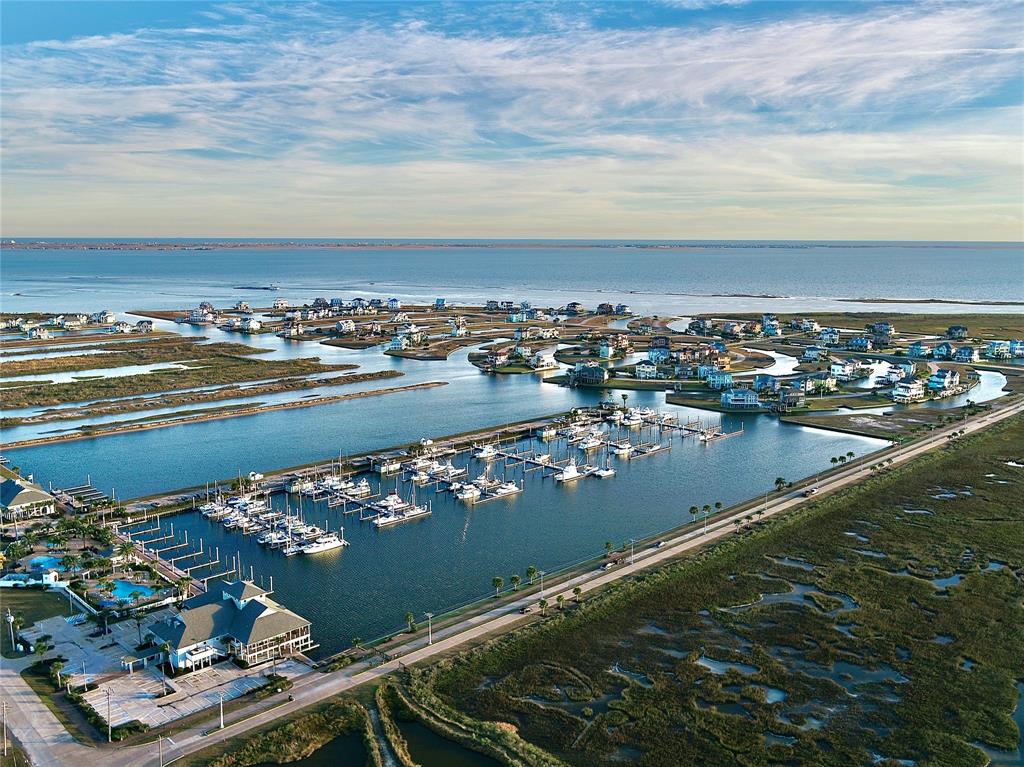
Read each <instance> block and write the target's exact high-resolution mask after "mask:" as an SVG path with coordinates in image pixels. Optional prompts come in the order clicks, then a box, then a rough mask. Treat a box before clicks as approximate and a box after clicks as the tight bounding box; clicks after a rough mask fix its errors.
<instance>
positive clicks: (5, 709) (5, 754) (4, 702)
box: [0, 700, 7, 759]
mask: <svg viewBox="0 0 1024 767" xmlns="http://www.w3.org/2000/svg"><path fill="white" fill-rule="evenodd" d="M0 708H3V710H4V758H5V759H6V758H7V701H6V700H5V701H3V703H2V704H0Z"/></svg>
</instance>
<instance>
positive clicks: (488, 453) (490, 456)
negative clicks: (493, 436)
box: [473, 445, 498, 461]
mask: <svg viewBox="0 0 1024 767" xmlns="http://www.w3.org/2000/svg"><path fill="white" fill-rule="evenodd" d="M473 457H474V458H476V459H477V460H478V461H493V460H494V459H495V458H497V457H498V451H497V449H496V448H495V447H494V445H484V446H483V447H482V448H480V449H479V450H477V451H476V453H474V455H473Z"/></svg>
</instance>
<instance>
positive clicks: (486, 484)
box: [473, 471, 501, 490]
mask: <svg viewBox="0 0 1024 767" xmlns="http://www.w3.org/2000/svg"><path fill="white" fill-rule="evenodd" d="M473 484H474V485H476V486H477V487H478V488H480V489H481V490H490V489H491V488H494V487H497V486H498V485H500V484H501V481H500V480H497V479H491V478H490V477H488V476H487V472H486V471H485V472H484V473H483V474H481V475H480V476H479V477H477V478H476V479H474V480H473Z"/></svg>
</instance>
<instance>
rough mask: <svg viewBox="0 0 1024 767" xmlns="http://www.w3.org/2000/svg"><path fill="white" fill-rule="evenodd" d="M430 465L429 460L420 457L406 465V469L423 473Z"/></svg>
mask: <svg viewBox="0 0 1024 767" xmlns="http://www.w3.org/2000/svg"><path fill="white" fill-rule="evenodd" d="M430 464H431V460H430V459H429V458H424V457H420V458H413V459H412V460H411V461H409V463H407V464H406V465H405V467H406V468H407V469H409V470H410V471H422V470H423V469H426V468H427V467H428V466H430Z"/></svg>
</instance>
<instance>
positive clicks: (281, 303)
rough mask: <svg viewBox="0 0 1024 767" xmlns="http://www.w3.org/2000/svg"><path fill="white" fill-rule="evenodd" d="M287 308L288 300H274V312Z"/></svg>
mask: <svg viewBox="0 0 1024 767" xmlns="http://www.w3.org/2000/svg"><path fill="white" fill-rule="evenodd" d="M287 308H288V299H287V298H275V299H274V309H275V310H276V311H283V310H284V309H287Z"/></svg>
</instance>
